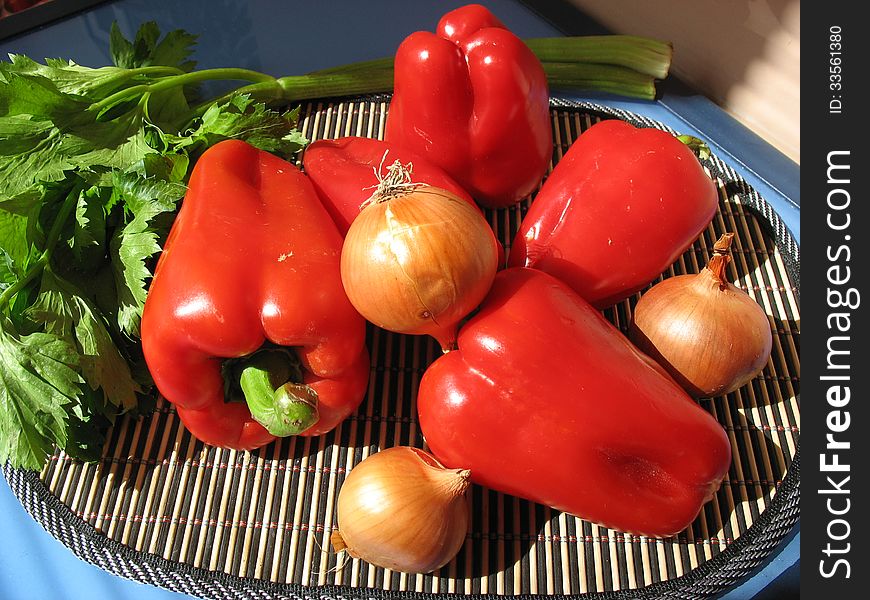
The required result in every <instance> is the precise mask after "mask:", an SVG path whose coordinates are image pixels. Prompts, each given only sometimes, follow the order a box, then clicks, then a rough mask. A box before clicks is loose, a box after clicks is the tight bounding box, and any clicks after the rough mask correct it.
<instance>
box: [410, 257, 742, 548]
mask: <svg viewBox="0 0 870 600" xmlns="http://www.w3.org/2000/svg"><path fill="white" fill-rule="evenodd" d="M417 406H418V409H419V418H420V427H421V430H422V432H423V434H424V436H425V438H426V441H427V443H428V444H429V447H430V448H431V450H432V452H433V453H434V454H435V455H436V456H437V457H438V459H439V460H440V461H441V462H443V463H444V464H445V465H446V466H448V467H451V468H464V469H470V470H471V478H472V480H473V481H475V482H477V483H479V484H482V485H484V486H487V487H489V488H492V489H495V490H500V491H502V492H506V493H510V494H513V495H516V496H520V497H523V498H527V499H530V500H534V501H536V502H540V503H543V504H546V505H548V506H551V507H554V508H556V509H559V510H563V511H566V512H569V513H572V514H575V515H578V516H580V517H583V518H585V519H589V520H591V521H595V522H597V523H601V524H604V525H606V526H609V527H612V528H615V529H618V530H622V531H628V532H633V533H638V534H645V535H652V536H667V535H671V534H674V533H677V532H679V531H681V530H682V529H684V528H685V527H686V526H688V525H689V524H690V523H691V521H692V520H693V519H694V518H695V517H696V516H697V514H698V512H699V511H700V509H701V506H702V505H703V504H704V503H705V502H706V501H707V500H709V499H710V498H711V497H712V495H713V494H714V492H715V491H716V490H717V489H718V487H719V485H720V483H721V481H722V479H723V477H724V476H725V474H726V473H727V471H728V468H729V465H730V463H731V446H730V443H729V441H728V436H727V435H726V433H725V431H724V429H723V428H722V427H721V426H720V425H719V423H717V422H716V420H715V419H713V417H712V416H711V415H710V414H709V413H707V412H706V411H704V410H703V409H702V408H701V407H699V406H698V405H697V404H696V403H695V402H694V401H693V400H692V399H691V398H689V396H687V395H686V393H685V392H684V391H683V390H682V388H680V387H679V386H678V385H677V384H676V383H675V382H674V381H673V380H672V379H671V378H669V377H668V376H667V375H665V374H664V371H662V370H661V369H660V368H659V367H658V366H657V365H655V363H654V362H653V361H652V360H651V359H649V358H648V357H646V356H645V355H643V354H641V353H640V352H639V351H638V350H636V349H635V348H634V346H632V345H631V343H630V342H629V341H628V340H627V339H626V338H625V337H624V336H623V335H622V334H620V333H619V331H618V330H617V329H616V328H614V327H613V326H612V325H611V324H610V323H609V322H608V321H607V320H605V319H604V317H602V315H601V314H600V313H599V312H598V311H596V310H595V309H594V308H593V307H592V306H591V305H589V304H588V303H587V302H586V301H585V300H583V299H582V298H580V297H579V296H578V295H577V294H575V293H574V292H573V291H572V290H571V289H570V288H568V287H567V286H566V285H565V284H564V283H562V282H561V281H559V280H557V279H555V278H554V277H552V276H550V275H547V274H546V273H542V272H541V271H537V270H534V269H525V268H520V269H507V270H505V271H502V272H501V273H499V274H498V275H497V276H496V280H495V284H494V285H493V288H492V291H491V292H490V294H489V296H488V297H487V299H486V300H485V301H484V303H483V305H482V306H481V308H480V311H479V312H478V313H477V314H476V315H475V316H474V317H472V319H471V320H470V321H469V322H468V323H467V324H466V325H465V326H464V327H463V328H462V329H461V330H460V332H459V338H458V350H455V351H452V352H449V353H447V354H446V355H444V356H441V357H440V358H438V359H437V360H436V361H435V362H434V363H433V364H432V365H430V366H429V368H428V369H427V370H426V372H425V374H424V375H423V379H422V381H421V383H420V390H419V393H418V397H417Z"/></svg>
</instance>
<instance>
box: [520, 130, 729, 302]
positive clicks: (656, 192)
mask: <svg viewBox="0 0 870 600" xmlns="http://www.w3.org/2000/svg"><path fill="white" fill-rule="evenodd" d="M686 142H687V143H692V144H696V143H700V140H697V139H695V138H687V139H686ZM687 143H684V142H682V141H680V139H678V138H676V137H674V136H673V135H672V134H670V133H667V132H665V131H660V130H658V129H642V128H637V127H634V126H633V125H631V124H629V123H625V122H623V121H617V120H609V121H602V122H601V123H598V124H596V125H593V126H592V127H591V128H589V129H588V130H586V131H585V132H583V133H582V134H580V136H579V137H578V138H577V140H576V141H575V142H574V143H573V144H572V145H571V147H570V148H569V149H568V152H567V153H565V156H564V157H562V159H561V160H560V161H559V162H558V163H557V164H556V167H555V168H554V169H553V172H552V173H550V175H549V176H548V177H547V181H546V182H545V183H544V185H543V186H542V187H541V190H540V191H539V192H538V193H537V194H536V195H535V199H534V201H533V202H532V205H531V207H530V208H529V211H528V213H527V214H526V216H525V218H524V219H523V222H522V224H521V225H520V228H519V231H518V232H517V235H516V237H515V238H514V241H513V244H512V246H511V252H510V256H509V258H508V264H509V266H512V267H533V268H535V269H540V270H542V271H546V272H547V273H550V274H551V275H555V276H556V277H558V278H559V279H561V280H562V281H564V282H565V283H567V284H568V285H570V286H571V287H572V288H573V289H574V291H576V292H577V293H578V294H580V295H581V296H583V298H585V299H586V300H588V301H589V302H590V303H591V304H592V305H593V306H595V307H596V308H599V309H602V308H607V307H608V306H611V305H613V304H616V303H617V302H619V301H620V300H624V299H625V298H628V297H629V296H630V295H632V294H634V293H635V292H637V291H639V290H641V289H643V288H644V287H645V286H647V285H648V284H649V283H650V282H651V281H652V280H653V279H655V278H656V277H658V276H659V275H660V274H661V273H662V272H663V271H665V270H666V269H667V268H668V267H669V266H671V264H673V262H674V261H675V260H677V258H679V256H680V255H681V254H682V253H683V252H684V251H685V250H686V249H687V248H689V246H691V245H692V243H693V242H694V241H695V240H696V239H697V238H698V236H699V235H700V234H701V232H702V231H704V229H706V227H707V226H708V225H709V224H710V221H711V220H712V219H713V216H714V215H715V214H716V207H717V204H718V200H719V197H718V194H717V192H716V186H715V185H713V181H712V180H711V179H710V177H709V176H708V175H707V174H706V173H705V172H704V168H703V166H702V165H701V163H700V161H699V160H698V158H697V157H696V156H695V154H694V152H693V151H692V150H691V149H690V148H689V146H688V145H687Z"/></svg>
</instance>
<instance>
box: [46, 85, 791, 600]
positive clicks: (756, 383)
mask: <svg viewBox="0 0 870 600" xmlns="http://www.w3.org/2000/svg"><path fill="white" fill-rule="evenodd" d="M387 110H388V101H387V100H378V99H373V100H361V101H342V102H335V103H329V102H315V103H309V104H307V105H305V106H303V108H302V110H301V113H300V129H301V130H302V133H303V134H304V135H306V136H307V137H308V138H309V139H312V140H314V139H323V138H335V137H341V136H346V135H359V136H367V137H374V138H381V139H382V138H383V133H384V124H385V117H386V114H387ZM600 118H601V117H600V115H598V114H596V113H595V112H594V111H591V110H579V109H570V108H554V109H553V111H552V120H551V125H552V130H553V135H554V152H553V161H552V164H551V165H550V166H551V169H552V167H553V166H554V165H555V164H557V163H558V161H559V160H560V159H561V158H562V156H563V155H564V153H565V152H566V151H567V150H568V148H569V147H570V145H571V144H572V143H573V141H574V140H575V139H576V138H577V136H578V135H580V134H581V133H582V132H583V131H584V130H585V129H588V128H589V127H590V126H591V125H592V124H594V123H595V122H597V121H598V120H599V119H600ZM710 176H711V178H713V180H714V182H715V183H716V185H717V188H718V191H719V210H718V212H717V214H716V216H715V218H714V219H713V221H712V223H711V224H710V226H709V227H708V228H707V230H706V231H704V232H703V234H702V235H701V236H700V237H699V239H698V241H697V242H696V243H695V244H694V245H693V246H692V247H691V248H690V249H688V250H687V251H686V252H685V253H684V254H683V255H682V256H681V257H680V258H679V259H678V260H677V261H676V262H675V263H674V264H673V265H672V266H671V267H670V268H669V269H668V270H667V271H666V272H665V273H663V274H662V276H661V277H660V278H659V279H657V280H656V281H660V280H661V279H663V278H665V277H670V276H674V275H679V274H683V273H694V272H698V271H699V270H700V269H701V268H702V267H703V266H704V264H705V263H706V261H707V260H708V258H709V257H710V255H711V251H712V247H713V243H714V242H715V240H716V239H718V237H719V236H720V235H721V234H722V233H725V232H727V231H732V232H734V233H735V238H734V243H733V245H732V254H733V256H734V260H733V262H732V263H731V265H730V266H729V272H728V275H729V277H730V279H731V280H732V281H733V282H734V283H735V285H737V286H738V287H740V288H741V289H743V290H745V291H746V292H747V293H748V294H749V295H750V296H752V297H753V298H754V299H755V300H756V301H757V302H758V304H759V305H760V306H761V307H762V308H763V309H764V310H765V312H766V313H767V315H768V318H769V320H770V326H771V330H772V331H773V334H774V344H773V351H772V353H771V357H770V360H769V362H768V364H767V366H766V367H765V369H764V371H763V372H762V373H761V374H760V375H759V376H758V377H757V378H756V379H754V380H753V381H752V382H750V384H748V385H746V386H744V387H743V388H741V389H740V390H737V391H735V392H733V393H731V394H728V395H727V396H724V397H719V398H713V399H707V400H701V401H700V404H701V406H702V407H703V408H704V409H705V410H707V411H709V412H710V413H711V414H712V415H713V416H714V417H715V418H716V419H717V420H718V421H719V423H721V424H722V426H723V427H724V428H725V431H726V432H727V435H728V438H729V440H730V441H731V444H732V448H733V454H734V461H733V464H732V466H731V469H730V470H729V472H728V475H727V477H726V479H725V481H724V482H723V484H722V487H721V489H720V490H719V492H718V494H717V495H716V497H715V498H714V499H713V500H712V501H711V502H709V503H707V504H706V505H705V506H704V507H703V510H702V511H701V514H700V515H699V516H698V518H697V519H696V520H695V522H694V523H692V525H691V526H690V527H689V528H687V529H686V530H685V531H683V532H681V533H680V534H678V535H676V536H674V537H672V538H668V539H663V540H662V539H650V538H646V537H643V536H636V535H629V534H625V533H622V532H619V531H613V530H609V529H607V528H604V527H601V526H599V525H596V524H594V523H589V522H586V521H584V520H582V519H579V518H577V517H574V516H572V515H568V514H565V513H560V512H558V511H555V510H553V509H550V508H548V507H544V506H541V505H537V504H533V503H529V502H526V501H523V500H520V499H517V498H514V497H511V496H506V495H504V494H500V493H497V492H494V491H492V490H487V489H483V488H480V487H478V486H474V487H473V488H472V490H471V493H470V494H469V498H468V503H469V510H470V514H471V526H470V530H469V533H468V537H467V540H466V543H465V545H464V546H463V548H462V550H461V551H460V553H459V555H458V556H457V557H456V559H455V560H453V561H452V562H450V563H449V564H448V565H446V566H445V567H443V568H442V569H439V570H438V571H436V572H435V573H432V574H427V575H415V574H405V573H396V572H392V571H388V570H384V569H380V568H375V567H373V566H371V565H369V564H367V563H365V562H363V561H360V560H358V559H352V558H350V557H348V556H346V555H345V554H336V553H335V552H333V550H332V549H331V547H330V543H329V538H330V535H331V533H332V532H333V531H334V530H335V529H336V518H335V510H336V501H337V494H338V490H339V489H340V487H341V485H342V482H343V481H344V478H345V476H346V474H347V473H348V472H349V471H350V470H351V469H353V467H354V466H355V465H356V464H359V462H360V461H362V460H363V459H364V458H366V457H367V456H368V455H370V454H371V453H373V452H376V451H378V450H380V449H383V448H386V447H389V446H394V445H414V446H418V447H425V442H424V440H423V438H422V434H421V433H420V430H419V427H418V423H417V418H416V392H417V387H418V385H419V382H420V377H421V376H422V373H423V371H424V370H425V368H426V366H427V365H428V364H430V363H431V362H432V361H433V360H435V358H437V356H438V355H439V350H438V348H437V345H436V344H435V343H434V342H433V341H432V340H429V339H428V338H422V337H408V336H399V335H394V334H390V333H387V332H384V331H381V330H377V329H376V328H374V327H370V328H369V331H368V340H367V341H368V347H369V350H370V353H371V356H372V371H371V379H370V382H369V388H368V394H367V398H366V400H365V401H364V403H363V405H362V406H361V407H360V409H359V411H358V412H357V413H356V414H354V415H353V416H351V417H350V418H349V419H347V420H346V421H345V422H344V423H342V424H341V425H340V426H339V427H338V428H336V429H335V430H334V431H332V432H330V433H328V434H326V435H324V436H321V437H319V438H289V439H284V440H279V441H278V442H276V443H275V444H272V445H270V446H269V447H267V448H264V449H261V450H259V451H256V452H253V453H248V452H236V451H230V450H224V449H218V448H212V447H206V446H204V445H203V444H201V443H200V442H198V441H196V440H195V439H193V438H192V437H191V436H190V434H189V433H188V432H187V431H186V430H185V429H184V428H183V427H182V426H181V425H180V422H179V420H178V418H177V416H176V414H175V411H174V409H173V407H172V406H171V405H168V404H166V403H164V402H163V401H159V402H158V406H157V410H156V411H155V413H154V414H153V415H152V416H150V417H148V418H143V419H138V420H136V419H132V418H128V417H125V418H121V419H120V420H119V421H118V423H117V424H116V425H115V426H114V428H113V429H112V431H111V432H110V435H109V436H108V439H107V442H106V445H105V448H104V453H103V459H102V461H101V462H99V463H97V464H82V463H79V462H77V461H74V460H71V459H70V458H69V457H68V456H67V455H65V454H64V453H63V452H60V451H58V452H56V453H55V455H54V456H52V457H51V458H50V460H49V461H48V462H47V463H46V465H45V468H44V469H43V470H42V472H41V474H40V479H41V481H42V482H44V485H45V486H46V488H47V489H48V490H49V493H50V494H51V495H53V496H55V497H56V498H57V499H58V500H59V501H60V502H61V503H63V505H65V506H67V507H68V508H69V509H70V510H71V511H72V513H74V514H75V515H76V516H77V518H78V519H80V520H81V521H82V522H84V523H85V524H87V525H88V526H89V527H91V528H93V530H95V531H96V532H98V533H99V534H101V535H104V536H106V537H107V538H110V539H111V540H114V541H117V542H119V543H120V544H123V545H124V546H126V547H129V548H131V549H133V550H136V551H138V552H142V553H148V554H152V555H156V556H160V557H163V558H165V559H167V560H168V561H172V563H173V564H177V565H178V566H179V568H182V567H185V566H189V567H200V568H204V569H207V570H210V571H214V572H216V573H222V574H227V575H233V576H238V577H242V578H249V579H255V580H261V581H264V582H273V583H279V584H301V585H304V586H343V587H346V588H356V589H365V588H368V589H371V590H375V591H377V590H383V591H410V592H418V593H427V594H434V595H438V594H445V593H450V594H452V593H459V594H473V595H479V594H484V595H500V596H512V595H518V594H535V595H544V596H546V595H576V594H582V593H586V592H591V591H602V592H603V591H625V590H639V589H642V588H644V587H646V586H649V585H652V584H656V583H657V582H665V581H669V580H673V579H676V578H679V577H682V576H684V575H686V574H688V573H691V572H692V571H694V570H695V569H698V568H699V567H700V566H702V565H704V564H705V563H707V562H708V561H710V560H712V559H713V558H714V557H716V556H717V555H719V554H720V553H722V552H723V551H725V550H726V548H728V547H729V546H730V545H731V544H733V543H734V542H735V540H737V539H739V538H740V536H741V535H742V534H743V533H744V532H746V531H747V529H749V528H750V527H751V526H752V525H753V523H755V522H756V521H758V519H759V517H760V516H761V515H762V514H763V513H764V512H765V510H767V509H768V507H770V506H771V503H772V502H773V500H774V498H775V497H776V494H777V490H778V487H779V485H780V484H781V482H782V480H783V478H784V477H785V476H786V474H787V472H788V470H789V467H790V465H791V463H792V459H793V458H794V456H795V453H796V452H797V449H798V443H799V437H800V407H799V402H798V393H799V388H800V359H799V348H800V342H799V340H800V316H799V314H800V311H799V307H798V300H797V299H798V298H799V290H797V289H796V288H795V286H794V284H793V283H791V281H790V278H789V275H788V271H787V267H786V264H787V261H786V260H785V259H784V257H783V255H782V254H781V252H780V250H779V247H778V246H777V243H776V240H775V239H774V238H773V235H772V232H771V230H770V228H769V227H768V226H767V224H766V223H765V222H764V220H763V218H761V216H760V215H759V214H758V212H757V210H755V209H754V208H753V206H752V205H751V203H747V202H746V198H747V194H748V193H749V192H750V190H749V189H748V186H746V185H745V184H743V183H741V182H737V184H735V183H734V182H732V181H725V180H723V179H722V176H721V175H716V174H713V173H712V172H711V174H710ZM529 202H530V199H529V198H527V199H526V200H525V201H523V202H521V203H520V204H518V205H517V206H515V207H512V208H509V209H503V210H487V211H485V213H486V216H487V219H488V220H489V222H490V224H491V225H492V228H493V230H494V231H495V232H496V235H497V236H498V237H499V239H500V240H501V241H502V243H503V244H504V245H505V250H506V252H509V251H510V243H511V241H512V237H513V234H514V232H515V231H516V230H517V229H518V227H519V224H520V222H521V221H522V218H523V215H524V214H525V212H526V210H527V209H528V206H529ZM653 283H655V282H653ZM651 285H652V284H651ZM639 297H640V294H636V295H635V296H633V297H632V298H629V299H628V300H626V301H624V302H622V303H620V304H619V305H617V306H615V307H612V308H610V309H608V310H606V311H605V315H606V316H607V317H608V318H609V319H610V320H611V322H613V323H614V325H616V327H618V328H619V329H621V330H622V331H626V330H627V328H628V325H629V323H630V321H631V311H632V308H633V306H634V305H635V303H636V302H637V299H638V298H639ZM590 485H594V482H590Z"/></svg>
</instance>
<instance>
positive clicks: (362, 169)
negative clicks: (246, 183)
mask: <svg viewBox="0 0 870 600" xmlns="http://www.w3.org/2000/svg"><path fill="white" fill-rule="evenodd" d="M397 160H398V161H399V162H400V163H402V164H403V165H409V168H410V169H411V179H412V181H413V182H418V183H425V184H426V185H430V186H432V187H437V188H441V189H443V190H447V191H448V192H452V193H453V194H455V195H456V196H458V197H460V198H462V199H463V200H466V201H467V202H469V203H470V204H474V200H472V198H471V196H469V195H468V192H466V191H465V190H464V189H462V187H461V186H460V185H459V184H458V183H456V181H454V180H453V178H452V177H450V176H449V175H447V173H445V172H444V171H443V170H442V169H440V168H439V167H436V166H435V165H433V164H431V163H430V162H429V161H428V160H426V159H425V158H423V157H422V156H420V155H419V154H417V153H416V152H412V151H410V150H407V149H405V148H398V147H396V146H394V145H393V144H389V143H387V142H384V141H382V140H376V139H373V138H364V137H353V136H351V137H342V138H338V139H335V140H317V141H316V142H312V143H311V144H309V145H308V147H307V148H305V153H304V154H303V155H302V165H303V168H304V169H305V173H306V175H308V177H309V178H310V179H311V182H312V183H313V184H314V187H315V188H316V189H317V191H318V193H319V194H320V197H321V200H323V204H324V206H326V208H327V210H328V211H329V214H331V215H332V218H333V220H334V221H335V223H336V225H338V228H339V230H340V231H341V233H342V235H345V234H347V230H348V228H349V227H350V224H351V223H352V222H353V220H354V219H355V218H356V217H357V215H358V214H359V211H360V206H362V204H363V203H364V202H365V201H366V200H368V199H369V198H370V197H371V195H372V194H373V193H374V192H375V188H376V187H377V185H378V181H379V179H378V177H381V176H383V175H385V174H386V168H387V167H389V166H390V165H391V164H393V162H395V161H397Z"/></svg>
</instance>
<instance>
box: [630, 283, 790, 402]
mask: <svg viewBox="0 0 870 600" xmlns="http://www.w3.org/2000/svg"><path fill="white" fill-rule="evenodd" d="M629 338H630V339H631V341H632V342H634V344H635V345H636V346H637V347H638V348H639V349H640V350H641V351H642V352H644V353H646V354H647V355H649V356H650V357H652V358H653V359H654V360H656V361H657V362H658V363H659V364H660V365H661V366H662V367H663V368H664V369H665V370H666V371H667V372H668V373H669V374H670V375H671V377H673V378H674V379H675V380H676V381H677V382H678V383H679V384H680V385H682V386H683V388H684V389H685V390H686V391H687V392H688V393H689V394H690V395H692V396H694V397H695V398H709V397H713V396H721V395H724V394H727V393H730V392H733V391H734V390H736V389H738V388H740V387H742V386H743V385H745V384H746V383H748V382H749V381H750V380H751V379H753V378H754V377H755V376H756V375H758V374H759V373H760V372H761V370H762V369H763V368H764V367H765V365H766V364H767V361H768V358H769V357H770V352H771V347H772V343H773V339H772V338H773V336H772V333H771V324H770V321H769V319H768V317H767V314H766V313H765V312H764V310H763V309H762V308H761V306H759V305H758V303H757V302H755V300H753V299H752V298H751V297H750V296H749V295H748V294H746V293H745V292H744V291H743V290H741V289H739V288H738V287H736V286H735V285H733V284H731V283H728V282H725V281H722V280H721V279H720V278H719V277H717V275H716V274H715V273H713V272H712V271H711V270H710V269H709V268H705V269H703V270H702V271H701V272H700V273H698V274H693V275H678V276H675V277H671V278H668V279H665V280H664V281H662V282H660V283H658V284H656V285H654V286H653V287H652V288H650V290H649V291H647V292H646V293H645V294H643V296H641V298H640V300H639V301H638V303H637V306H636V307H635V309H634V316H633V322H632V324H631V327H630V329H629Z"/></svg>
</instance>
